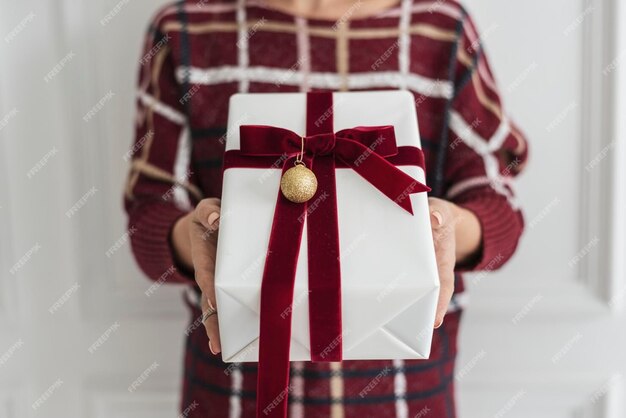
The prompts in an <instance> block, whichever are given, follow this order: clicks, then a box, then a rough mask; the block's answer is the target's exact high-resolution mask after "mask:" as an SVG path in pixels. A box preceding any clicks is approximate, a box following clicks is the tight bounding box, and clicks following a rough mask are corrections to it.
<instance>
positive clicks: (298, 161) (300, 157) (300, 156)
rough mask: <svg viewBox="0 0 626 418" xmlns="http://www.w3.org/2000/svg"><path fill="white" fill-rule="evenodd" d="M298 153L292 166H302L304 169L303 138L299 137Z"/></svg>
mask: <svg viewBox="0 0 626 418" xmlns="http://www.w3.org/2000/svg"><path fill="white" fill-rule="evenodd" d="M300 144H301V145H300V152H299V153H298V154H297V155H296V161H294V163H293V165H299V164H302V165H304V166H305V167H306V164H304V161H303V159H304V137H303V136H301V137H300Z"/></svg>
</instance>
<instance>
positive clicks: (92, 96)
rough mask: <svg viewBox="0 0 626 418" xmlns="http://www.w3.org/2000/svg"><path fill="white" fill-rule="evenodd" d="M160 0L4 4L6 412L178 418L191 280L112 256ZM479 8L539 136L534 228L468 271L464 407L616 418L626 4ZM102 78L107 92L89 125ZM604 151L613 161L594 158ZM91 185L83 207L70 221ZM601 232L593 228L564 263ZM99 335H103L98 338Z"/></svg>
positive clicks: (1, 343) (0, 369) (529, 213)
mask: <svg viewBox="0 0 626 418" xmlns="http://www.w3.org/2000/svg"><path fill="white" fill-rule="evenodd" d="M157 3H162V2H153V1H148V0H134V1H130V2H119V4H122V5H123V7H122V9H121V11H120V13H118V14H117V15H115V17H114V18H113V19H112V20H111V21H110V22H109V23H108V24H107V25H104V26H103V25H102V24H101V23H100V20H101V19H102V18H103V17H104V16H105V15H107V14H108V13H109V12H111V10H113V8H114V7H115V6H116V5H117V4H118V1H117V0H106V1H105V0H100V1H98V2H94V1H90V2H87V1H83V2H76V1H72V2H70V1H69V0H59V1H57V2H35V1H21V2H10V1H9V0H0V37H1V38H3V39H0V121H3V120H4V121H5V122H6V123H2V124H0V126H2V128H0V266H1V269H0V277H1V281H0V330H1V332H0V417H2V418H4V417H7V418H13V417H20V418H23V417H34V416H36V415H38V416H45V417H54V418H56V417H78V416H81V417H102V418H104V417H107V418H108V417H126V416H128V417H130V416H133V417H143V416H146V417H148V416H150V417H171V416H175V415H176V407H177V399H178V390H179V381H180V365H181V356H182V343H183V338H182V337H183V330H184V327H185V321H186V319H187V318H186V313H185V309H184V308H183V307H182V304H181V300H180V289H178V288H175V287H167V288H165V287H163V288H160V289H158V291H157V292H155V293H154V294H153V295H152V296H150V297H148V296H146V295H145V293H144V292H145V291H146V290H147V288H148V287H149V285H150V283H149V282H148V281H147V280H145V279H144V278H142V275H141V274H140V272H139V271H138V270H137V268H136V267H135V265H134V262H133V261H132V259H131V256H130V254H129V252H128V246H127V245H125V246H123V247H122V249H120V250H119V251H117V252H115V253H114V254H113V255H112V256H111V257H107V256H106V255H105V253H106V251H107V250H108V249H109V248H110V247H111V246H112V245H113V244H114V243H115V242H116V241H118V240H119V239H120V238H122V237H123V234H124V232H125V218H124V215H123V214H122V212H121V188H122V185H123V182H124V176H125V171H126V168H125V163H124V161H123V156H124V154H125V152H126V150H127V147H128V146H129V144H130V140H131V130H132V126H133V115H134V109H133V95H134V89H135V79H136V68H137V59H138V58H137V57H138V55H139V50H140V43H141V38H142V36H143V33H144V30H145V26H146V23H147V21H148V19H149V17H150V15H151V14H152V12H153V11H154V10H155V8H156V7H157V6H158V4H157ZM467 3H468V7H469V9H470V11H471V12H472V13H473V15H474V17H475V18H476V20H477V22H478V24H479V26H480V28H481V30H482V32H483V33H484V36H485V44H486V48H487V53H488V54H489V56H490V58H491V63H492V67H493V69H494V72H495V74H496V78H497V80H498V81H499V84H500V86H501V87H502V89H503V91H505V92H506V93H505V104H506V105H507V108H508V110H509V113H511V114H512V115H513V117H514V119H515V120H516V121H517V122H518V123H519V125H521V127H522V128H523V129H524V131H525V132H526V133H527V135H528V136H529V138H530V140H531V162H530V164H529V166H528V168H527V172H526V173H525V174H524V175H523V176H522V178H521V179H520V181H519V187H518V193H519V196H520V199H521V200H522V201H523V202H524V207H525V211H526V218H527V222H528V224H529V225H528V228H527V233H526V235H525V237H524V240H523V243H522V246H521V248H520V251H519V253H518V254H517V255H516V257H515V259H514V260H513V261H512V262H511V263H510V264H509V265H508V266H507V267H506V268H505V269H504V270H502V271H501V272H497V273H493V274H488V275H475V276H474V277H471V278H469V280H468V282H469V285H470V288H471V294H472V300H471V306H470V308H469V309H468V311H467V312H466V314H465V319H464V326H463V330H462V339H461V357H460V359H459V363H458V365H459V370H462V371H463V373H462V374H459V375H458V379H457V381H458V383H459V401H460V409H461V413H462V415H461V416H462V417H466V418H474V417H476V418H483V417H489V416H504V415H506V416H507V417H511V418H517V417H526V416H533V417H550V418H555V417H572V416H585V417H594V418H595V417H602V418H618V417H622V416H623V415H622V413H621V412H619V411H617V410H615V409H614V408H615V406H614V405H613V404H612V402H613V401H614V399H615V398H618V399H619V398H622V397H623V396H624V389H623V385H619V384H615V382H619V379H617V380H616V379H612V377H613V376H619V375H623V374H624V373H625V372H626V361H625V360H624V359H623V355H622V354H621V353H623V352H624V348H626V345H625V341H624V337H623V335H624V334H625V333H624V332H623V331H622V330H623V329H624V328H625V326H626V320H625V318H624V316H623V314H622V311H621V310H620V305H621V302H622V296H624V292H623V290H622V289H623V278H624V273H623V272H624V270H623V254H624V236H625V235H626V229H625V228H624V222H623V219H622V217H621V216H619V213H624V209H625V205H624V183H623V179H624V168H623V167H624V164H623V163H624V161H623V160H624V156H625V155H626V153H625V150H624V144H623V142H621V143H616V142H613V141H615V139H616V138H618V137H620V135H618V132H621V133H622V135H621V137H622V138H623V134H624V133H626V126H624V119H623V118H621V119H620V118H617V117H616V115H617V114H618V113H617V109H618V106H621V108H619V109H621V111H620V112H621V113H620V114H623V113H624V111H625V110H626V106H624V101H623V99H622V98H621V97H620V95H619V94H618V92H617V88H618V86H620V87H619V88H620V89H621V92H622V93H623V92H624V86H626V84H624V79H623V76H624V74H626V71H624V68H626V66H625V65H623V64H622V61H626V56H623V60H622V61H620V60H618V61H616V63H617V64H618V65H616V67H617V68H616V70H615V71H610V72H608V73H607V75H604V74H603V71H604V69H605V68H607V65H608V64H610V63H611V62H613V61H614V60H615V59H616V57H618V53H619V52H620V51H625V50H626V41H624V38H625V36H626V33H624V29H623V28H620V29H621V32H620V35H619V36H620V40H621V43H616V42H615V40H616V39H617V38H618V35H617V34H615V33H613V30H614V29H615V28H616V25H615V21H616V18H617V13H618V12H619V13H621V14H622V16H623V17H626V13H625V12H624V10H623V9H620V10H619V11H613V10H612V9H611V8H612V7H614V6H615V5H617V4H618V3H619V2H618V1H617V0H604V1H601V0H595V2H590V1H588V0H576V1H574V0H553V1H550V2H545V1H540V0H527V1H524V2H503V1H496V0H468V2H467ZM622 7H623V5H622ZM578 20H580V21H581V23H580V24H576V23H575V22H576V21H578ZM622 21H624V20H622ZM20 27H21V30H18V31H17V32H15V36H12V37H11V39H10V40H9V41H6V40H5V39H4V37H5V36H7V35H8V34H10V33H11V32H12V31H13V30H14V29H15V28H18V29H19V28H20ZM68 56H69V57H71V58H68V59H67V62H66V64H65V66H64V68H63V70H62V71H61V72H59V74H58V75H56V76H54V77H53V78H52V79H50V80H48V81H46V80H45V77H46V74H48V72H49V71H51V70H52V69H53V67H54V66H55V65H57V64H58V63H59V62H60V61H61V60H62V59H63V58H64V57H68ZM620 64H621V65H620ZM619 74H621V75H622V78H621V79H620V80H621V84H619V85H618V84H616V81H617V79H616V77H617V76H618V75H619ZM109 91H111V92H113V93H114V96H113V97H112V98H111V100H110V103H108V105H107V106H105V107H104V108H103V109H102V110H101V111H100V112H98V113H97V115H96V116H95V117H94V118H93V119H91V120H90V121H89V122H85V121H84V120H83V115H84V114H85V113H86V112H87V111H88V110H89V109H90V108H91V107H92V106H94V105H95V104H96V103H97V102H98V101H99V100H100V99H101V98H102V97H103V96H104V95H106V94H107V93H108V92H109ZM622 96H623V94H622ZM617 99H621V100H617ZM5 118H6V119H5ZM557 120H559V122H555V121H557ZM549 126H553V127H552V128H551V129H549V128H548V127H549ZM606 147H609V148H607V151H608V152H607V153H606V158H603V159H601V160H600V161H599V163H598V164H597V166H595V167H594V168H593V169H591V170H586V169H585V167H586V166H587V165H588V164H589V162H590V161H591V160H593V159H594V158H595V157H596V156H598V155H599V154H600V153H601V152H602V151H603V149H605V148H606ZM46 155H48V156H49V159H48V161H47V163H45V164H44V165H43V166H42V167H41V169H40V170H39V171H37V172H36V173H34V174H32V173H31V176H30V177H29V175H28V173H29V172H30V170H32V169H33V167H35V166H36V164H37V163H38V162H39V161H40V160H41V159H42V158H44V156H46ZM618 156H619V157H620V158H619V159H618V158H617V157H618ZM620 159H621V165H620V164H616V161H619V160H620ZM112 161H114V162H117V165H114V164H112V163H111V162H112ZM617 170H621V172H620V174H619V177H618V174H617V173H618V172H617ZM618 178H619V179H620V181H621V183H618V182H617V179H618ZM92 187H95V188H96V189H97V191H95V192H93V194H89V191H90V190H91V189H92ZM618 192H621V194H620V193H618ZM83 196H88V197H87V198H86V200H85V205H84V206H83V207H82V208H81V209H80V210H78V211H77V212H76V213H75V214H74V215H73V216H71V217H68V216H66V212H67V211H68V210H69V209H70V208H71V207H72V206H73V205H74V204H76V202H77V201H78V200H79V199H81V197H83ZM596 237H597V240H595V238H596ZM589 242H592V243H596V242H597V243H596V244H592V245H591V246H590V247H589V254H588V255H586V256H585V257H582V258H581V260H580V261H579V262H577V263H575V264H574V265H570V264H572V263H571V260H572V259H573V257H575V256H576V255H577V254H578V253H579V252H580V251H581V250H582V249H583V248H585V247H586V246H587V244H588V243H589ZM29 252H31V253H32V255H31V256H30V258H29V259H28V261H27V262H24V263H23V265H22V266H21V267H19V268H17V270H16V271H15V274H13V273H11V272H10V270H11V269H12V268H13V266H14V265H16V263H17V262H18V260H20V259H22V258H23V257H24V256H25V255H26V254H27V253H29ZM613 252H615V254H617V255H618V256H617V257H616V256H614V254H613ZM620 269H621V270H620ZM64 295H66V297H65V298H63V296H64ZM58 300H63V301H64V302H63V303H62V305H61V306H60V308H59V309H58V310H56V311H55V312H54V313H50V308H51V307H52V306H53V304H54V303H55V302H57V301H58ZM514 318H517V320H514ZM107 331H108V332H107ZM163 335H167V336H168V338H167V339H165V340H164V339H163ZM101 336H105V339H106V341H104V342H103V343H102V344H101V345H100V346H99V348H97V349H96V350H95V351H94V352H93V353H90V351H89V347H90V346H92V344H94V342H95V341H97V340H98V338H100V337H101ZM555 356H556V357H555ZM557 357H558V359H557V360H556V361H553V358H557ZM154 363H157V364H158V366H156V368H155V367H154V366H153V368H154V370H153V371H152V372H151V377H150V378H149V379H148V380H147V381H146V382H145V383H144V384H142V385H141V386H140V388H139V389H138V390H137V391H136V392H134V393H132V394H131V393H129V392H128V390H127V387H128V386H129V385H130V384H131V383H132V382H133V381H134V380H135V379H137V378H138V376H139V375H140V374H141V373H142V372H144V370H146V369H147V368H149V367H150V366H151V365H153V364H154ZM609 381H610V382H611V384H610V385H608V386H607V385H606V382H609ZM605 388H607V389H608V390H605ZM49 389H50V390H51V391H52V396H50V397H49V398H48V399H47V400H46V401H45V402H43V403H42V404H41V406H39V407H38V408H36V410H35V409H33V407H32V405H33V404H34V403H35V402H37V400H38V399H39V398H40V397H41V396H42V395H43V394H44V393H45V392H46V391H47V390H49ZM595 394H597V395H598V396H596V397H593V396H594V395H595ZM601 395H602V396H601ZM603 395H607V396H603ZM596 398H598V399H599V400H595V399H596ZM497 414H500V415H497Z"/></svg>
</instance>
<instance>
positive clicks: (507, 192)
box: [444, 13, 528, 271]
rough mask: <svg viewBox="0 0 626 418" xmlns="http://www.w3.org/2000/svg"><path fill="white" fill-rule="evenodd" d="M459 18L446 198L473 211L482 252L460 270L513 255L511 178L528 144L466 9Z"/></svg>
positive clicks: (517, 219)
mask: <svg viewBox="0 0 626 418" xmlns="http://www.w3.org/2000/svg"><path fill="white" fill-rule="evenodd" d="M464 15H465V13H464ZM462 24H463V29H462V31H461V36H460V39H459V42H458V49H457V59H456V61H457V64H456V70H455V75H454V82H455V89H454V91H455V95H454V98H453V100H452V105H451V107H450V111H449V114H448V125H447V129H448V144H447V157H446V165H445V170H444V181H445V190H446V191H447V193H446V198H447V199H448V200H450V201H452V202H454V203H456V204H458V205H460V206H462V207H464V208H466V209H469V210H471V211H473V212H474V213H475V214H476V215H477V217H478V219H479V221H480V224H481V229H482V249H481V253H480V255H479V256H478V257H477V258H476V259H475V260H474V261H472V262H471V263H469V264H467V265H463V266H457V267H458V270H460V271H463V270H466V271H467V270H494V269H497V268H499V267H500V266H502V265H503V264H504V263H505V262H506V261H507V260H509V258H510V257H511V256H512V255H513V253H514V251H515V249H516V247H517V244H518V241H519V239H520V236H521V234H522V230H523V227H524V221H523V217H522V213H521V211H520V205H519V202H518V201H517V199H516V197H515V195H514V193H513V188H512V179H513V178H514V177H515V176H516V175H517V174H519V173H520V172H521V171H522V169H523V167H524V165H525V163H526V160H527V155H528V149H527V143H526V139H525V138H524V136H523V134H522V133H521V132H520V131H519V130H518V129H517V127H516V126H515V125H514V124H513V122H512V121H511V120H510V119H509V118H508V116H507V114H506V112H505V110H504V109H503V107H502V101H501V99H500V93H499V90H498V88H497V86H496V83H495V81H494V78H493V76H492V73H491V70H490V67H489V64H488V62H487V58H486V56H485V51H484V49H483V47H482V45H481V43H480V40H479V37H478V34H477V31H476V27H475V26H474V23H473V22H472V20H471V18H469V17H467V16H466V15H465V17H464V19H463V23H462Z"/></svg>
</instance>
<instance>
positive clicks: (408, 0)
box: [398, 0, 413, 89]
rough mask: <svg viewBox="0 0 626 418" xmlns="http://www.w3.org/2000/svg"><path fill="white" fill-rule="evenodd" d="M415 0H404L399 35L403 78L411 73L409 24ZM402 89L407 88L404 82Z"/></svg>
mask: <svg viewBox="0 0 626 418" xmlns="http://www.w3.org/2000/svg"><path fill="white" fill-rule="evenodd" d="M412 5H413V0H402V5H401V10H402V14H401V15H400V24H399V26H400V35H399V36H398V66H399V67H400V68H399V69H400V74H401V75H402V78H403V80H406V78H407V76H408V75H409V64H410V62H411V35H410V34H409V26H410V25H411V16H412V15H411V6H412ZM400 88H401V89H405V88H406V85H404V83H402V85H400Z"/></svg>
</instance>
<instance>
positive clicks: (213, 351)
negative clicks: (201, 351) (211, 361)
mask: <svg viewBox="0 0 626 418" xmlns="http://www.w3.org/2000/svg"><path fill="white" fill-rule="evenodd" d="M209 350H211V354H213V355H216V354H217V353H216V352H215V350H213V346H212V345H211V340H209Z"/></svg>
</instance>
